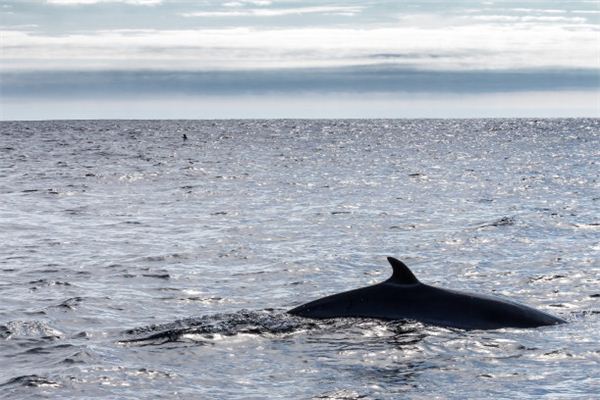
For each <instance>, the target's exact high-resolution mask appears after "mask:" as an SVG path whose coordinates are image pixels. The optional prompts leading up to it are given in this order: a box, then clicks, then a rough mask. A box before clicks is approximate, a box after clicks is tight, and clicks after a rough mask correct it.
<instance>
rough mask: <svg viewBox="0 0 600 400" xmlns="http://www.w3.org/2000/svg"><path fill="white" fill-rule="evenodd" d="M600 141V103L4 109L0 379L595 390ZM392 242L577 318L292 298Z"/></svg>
mask: <svg viewBox="0 0 600 400" xmlns="http://www.w3.org/2000/svg"><path fill="white" fill-rule="evenodd" d="M184 133H185V134H186V136H187V138H188V139H187V140H186V141H184V140H183V139H182V136H183V134H184ZM599 153H600V120H597V119H571V120H464V121H455V120H443V121H435V120H393V121H388V120H377V121H374V120H364V121H361V120H354V121H292V120H289V121H286V120H279V121H214V122H213V121H153V122H150V121H80V122H2V123H0V200H1V201H0V242H1V243H2V246H0V298H1V299H2V301H1V303H0V342H1V343H2V346H0V358H1V359H0V361H1V362H2V368H1V369H0V385H1V386H0V396H4V397H8V398H19V399H24V398H32V399H33V398H36V399H37V398H55V397H71V398H72V397H104V398H204V399H222V398H231V399H235V398H239V399H242V398H243V399H248V398H252V399H260V398H293V399H296V398H298V399H306V398H320V399H342V398H343V399H358V398H367V399H370V398H373V399H374V398H378V399H387V398H389V399H393V398H398V397H410V398H423V399H430V398H432V397H435V396H437V397H439V398H456V399H462V398H484V397H489V398H502V397H504V398H514V397H519V396H521V397H532V396H547V397H548V398H590V397H593V396H595V395H597V393H598V392H599V391H600V372H599V371H600V344H599V343H598V332H600V315H599V313H600V304H599V302H600V286H599V283H600V262H599V258H600V257H599V255H600V234H599V231H600V220H599V215H600V206H599V204H600V190H599V181H598V180H599V172H600V168H598V160H599V159H600V157H599ZM387 255H393V256H396V257H398V258H400V259H402V260H404V261H405V262H406V263H407V264H408V265H409V266H410V267H411V268H412V270H413V272H415V274H416V275H417V277H418V278H420V279H421V280H422V281H424V282H426V283H430V284H434V285H439V286H444V287H447V288H455V289H460V290H468V291H474V292H479V293H488V294H493V293H495V294H498V295H503V296H507V297H510V298H511V299H514V300H517V301H521V302H524V303H526V304H529V305H531V306H534V307H536V308H539V309H541V310H544V311H547V312H550V313H552V314H555V315H558V316H560V317H562V318H564V319H566V320H568V322H569V323H568V324H566V325H560V326H551V327H544V328H539V329H529V330H518V329H504V330H497V331H469V332H467V331H461V330H451V329H444V328H438V327H429V326H424V325H422V324H419V323H414V322H410V321H404V322H385V323H384V322H379V321H372V320H335V321H310V320H304V319H301V318H296V317H291V316H288V315H287V314H285V310H287V309H289V308H291V307H293V306H297V305H299V304H301V303H303V302H306V301H308V300H312V299H315V298H318V297H320V296H323V295H326V294H331V293H335V292H339V291H343V290H347V289H351V288H356V287H360V286H365V285H367V284H370V283H375V282H378V281H381V280H383V279H385V278H387V277H388V275H389V274H390V272H391V270H390V268H389V266H387V264H386V261H385V256H387Z"/></svg>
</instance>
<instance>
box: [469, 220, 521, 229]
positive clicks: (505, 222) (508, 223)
mask: <svg viewBox="0 0 600 400" xmlns="http://www.w3.org/2000/svg"><path fill="white" fill-rule="evenodd" d="M514 224H515V219H514V218H513V217H502V218H499V219H496V220H494V221H491V222H486V223H483V224H479V225H477V226H476V227H475V228H476V229H483V228H490V227H501V226H512V225H514Z"/></svg>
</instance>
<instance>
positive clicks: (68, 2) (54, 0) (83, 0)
mask: <svg viewBox="0 0 600 400" xmlns="http://www.w3.org/2000/svg"><path fill="white" fill-rule="evenodd" d="M162 2H163V0H46V3H48V4H52V5H57V6H76V5H90V4H100V3H125V4H131V5H139V6H154V5H157V4H161V3H162Z"/></svg>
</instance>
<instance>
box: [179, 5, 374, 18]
mask: <svg viewBox="0 0 600 400" xmlns="http://www.w3.org/2000/svg"><path fill="white" fill-rule="evenodd" d="M362 10H363V7H358V6H315V7H298V8H249V9H234V10H224V11H196V12H187V13H182V14H181V15H182V16H183V17H280V16H284V15H302V14H336V15H355V14H358V13H360V12H361V11H362Z"/></svg>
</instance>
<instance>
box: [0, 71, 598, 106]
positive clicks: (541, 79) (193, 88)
mask: <svg viewBox="0 0 600 400" xmlns="http://www.w3.org/2000/svg"><path fill="white" fill-rule="evenodd" d="M0 79H1V81H2V91H3V94H4V95H5V96H11V97H30V96H34V97H35V96H37V97H54V98H63V97H66V98H71V97H92V98H101V97H111V96H113V97H114V96H134V97H135V96H146V95H167V94H169V95H172V94H180V95H203V96H207V95H210V96H216V95H247V94H274V93H280V94H287V95H290V94H293V95H295V94H302V93H304V94H306V93H321V94H324V93H465V94H469V93H494V92H505V93H507V92H520V91H557V90H562V91H565V90H589V89H590V88H594V87H597V86H598V84H599V83H600V75H599V74H598V72H597V71H593V70H569V71H564V70H560V71H547V70H528V71H423V70H414V69H407V68H403V67H400V66H398V65H373V66H368V67H366V66H361V67H343V68H308V69H306V68H305V69H298V68H294V69H275V70H264V69H263V70H243V71H177V70H171V71H147V70H146V71H144V70H137V71H55V72H41V71H32V72H13V73H2V74H0Z"/></svg>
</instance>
